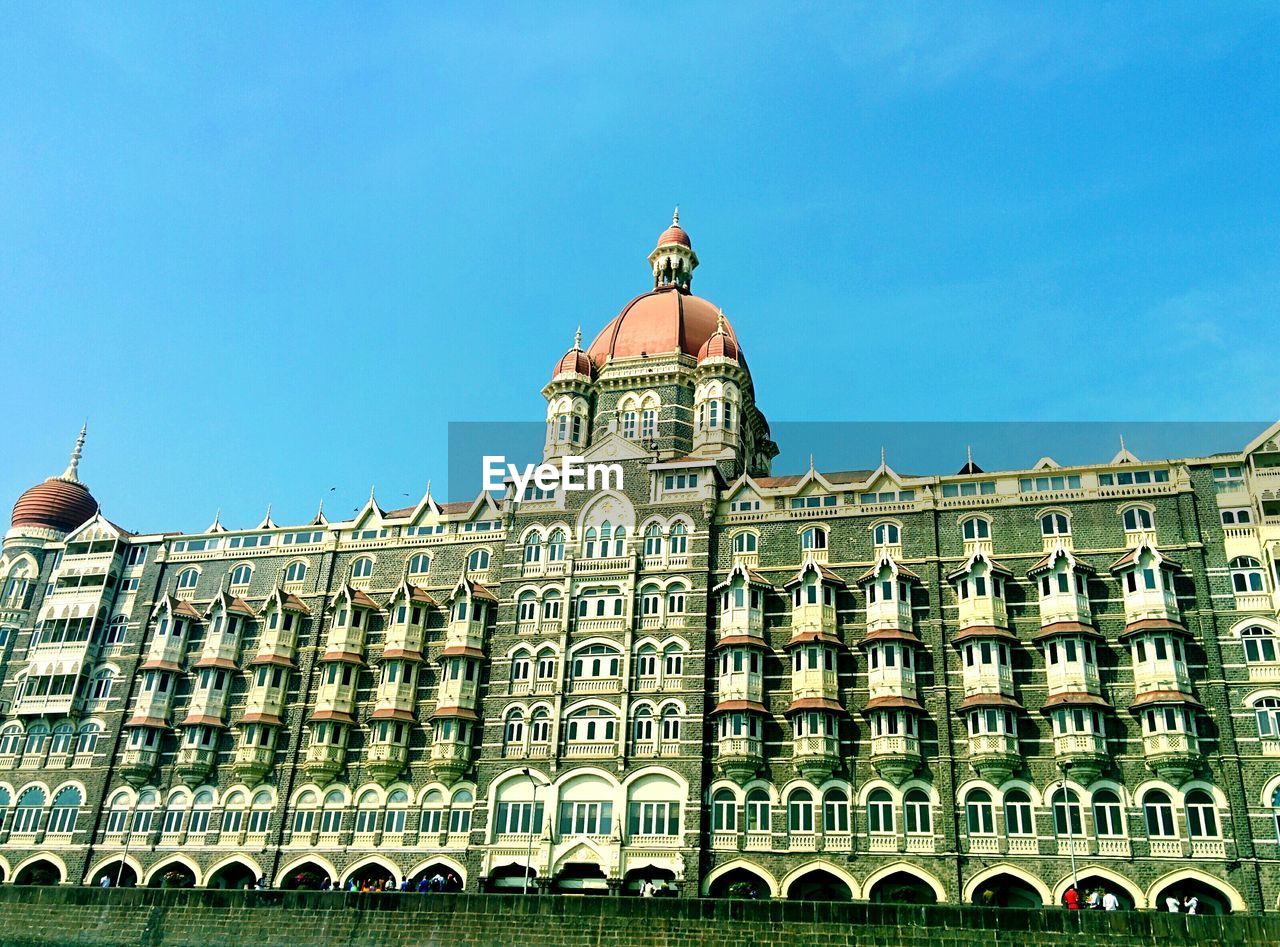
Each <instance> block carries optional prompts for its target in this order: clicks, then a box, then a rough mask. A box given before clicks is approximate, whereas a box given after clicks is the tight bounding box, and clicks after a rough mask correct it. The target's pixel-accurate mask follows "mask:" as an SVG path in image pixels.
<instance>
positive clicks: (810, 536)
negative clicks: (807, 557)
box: [800, 526, 827, 550]
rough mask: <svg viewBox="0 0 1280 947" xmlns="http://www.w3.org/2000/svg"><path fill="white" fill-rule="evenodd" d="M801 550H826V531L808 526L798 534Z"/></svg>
mask: <svg viewBox="0 0 1280 947" xmlns="http://www.w3.org/2000/svg"><path fill="white" fill-rule="evenodd" d="M800 548H801V549H806V550H808V549H826V548H827V531H826V530H825V529H821V528H819V527H817V526H810V527H809V528H808V529H806V530H805V531H804V532H802V533H801V534H800Z"/></svg>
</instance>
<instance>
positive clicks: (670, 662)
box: [662, 644, 684, 680]
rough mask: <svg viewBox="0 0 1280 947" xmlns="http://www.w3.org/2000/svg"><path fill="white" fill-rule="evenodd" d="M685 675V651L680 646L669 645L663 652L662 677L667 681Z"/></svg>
mask: <svg viewBox="0 0 1280 947" xmlns="http://www.w3.org/2000/svg"><path fill="white" fill-rule="evenodd" d="M683 674H684V651H683V650H682V649H681V648H680V646H679V645H674V644H669V645H667V646H666V648H664V649H663V651H662V676H663V677H664V678H666V679H667V680H671V679H673V678H677V677H680V676H682V675H683Z"/></svg>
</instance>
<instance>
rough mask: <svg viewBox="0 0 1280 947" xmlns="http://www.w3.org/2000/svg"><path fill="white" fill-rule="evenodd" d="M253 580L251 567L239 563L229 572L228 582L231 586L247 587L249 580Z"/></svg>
mask: <svg viewBox="0 0 1280 947" xmlns="http://www.w3.org/2000/svg"><path fill="white" fill-rule="evenodd" d="M252 578H253V566H251V565H249V564H248V563H247V562H246V563H241V564H240V565H238V566H236V567H235V568H234V569H232V570H231V578H230V579H229V580H228V581H229V583H230V584H231V585H248V584H249V580H250V579H252Z"/></svg>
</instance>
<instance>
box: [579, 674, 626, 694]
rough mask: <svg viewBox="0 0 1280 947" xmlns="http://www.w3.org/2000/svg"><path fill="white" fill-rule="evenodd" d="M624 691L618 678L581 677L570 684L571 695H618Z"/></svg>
mask: <svg viewBox="0 0 1280 947" xmlns="http://www.w3.org/2000/svg"><path fill="white" fill-rule="evenodd" d="M620 690H622V680H621V679H620V678H617V677H579V678H574V679H573V680H571V681H570V682H569V693H571V694H616V693H617V692H618V691H620Z"/></svg>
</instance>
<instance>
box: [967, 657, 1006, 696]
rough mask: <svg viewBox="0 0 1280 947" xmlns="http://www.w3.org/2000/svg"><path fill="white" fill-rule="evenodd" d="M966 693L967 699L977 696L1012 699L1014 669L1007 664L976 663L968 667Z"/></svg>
mask: <svg viewBox="0 0 1280 947" xmlns="http://www.w3.org/2000/svg"><path fill="white" fill-rule="evenodd" d="M975 647H976V645H975ZM993 647H994V646H993ZM964 693H965V696H966V697H973V696H974V695H976V694H1003V695H1005V696H1006V697H1012V696H1013V668H1011V667H1009V665H1007V664H997V663H995V662H991V663H990V664H982V663H977V662H975V663H974V664H972V665H968V666H966V667H965V669H964Z"/></svg>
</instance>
